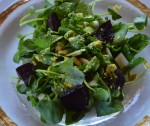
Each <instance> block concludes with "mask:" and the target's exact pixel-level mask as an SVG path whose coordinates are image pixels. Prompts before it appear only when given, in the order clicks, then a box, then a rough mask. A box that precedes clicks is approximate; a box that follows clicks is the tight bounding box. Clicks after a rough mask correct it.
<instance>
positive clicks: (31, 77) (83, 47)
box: [13, 0, 150, 125]
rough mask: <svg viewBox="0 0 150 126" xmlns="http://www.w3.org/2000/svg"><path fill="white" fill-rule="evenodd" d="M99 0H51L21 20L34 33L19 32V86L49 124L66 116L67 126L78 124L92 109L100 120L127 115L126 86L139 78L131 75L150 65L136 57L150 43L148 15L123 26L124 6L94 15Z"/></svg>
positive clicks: (15, 60)
mask: <svg viewBox="0 0 150 126" xmlns="http://www.w3.org/2000/svg"><path fill="white" fill-rule="evenodd" d="M96 2H97V1H93V2H91V3H86V2H83V1H80V0H55V1H54V2H51V0H46V1H45V4H44V8H42V9H39V10H36V9H35V8H34V7H31V8H30V9H29V11H28V12H27V14H26V15H25V16H24V17H22V18H21V20H20V26H23V25H26V24H28V25H30V26H31V27H33V28H34V32H33V33H29V34H25V35H21V34H18V37H19V39H20V41H19V45H18V50H17V52H16V54H15V55H14V58H13V60H14V62H16V63H20V62H22V65H21V66H19V67H18V68H16V71H17V74H18V81H17V86H16V88H17V91H18V92H19V93H21V94H25V95H26V96H27V100H28V101H29V102H31V103H32V106H33V107H34V108H36V109H37V110H38V112H39V113H40V118H41V121H42V122H44V123H46V124H50V125H54V124H58V123H59V122H60V121H61V120H62V118H63V115H65V124H66V125H69V124H73V123H76V122H78V121H80V120H81V119H82V118H83V117H84V116H85V114H86V113H87V112H89V111H90V110H91V108H95V111H96V114H97V116H98V117H100V116H105V115H109V114H112V113H115V112H120V111H122V110H123V109H124V105H123V104H122V101H123V100H124V93H123V87H124V85H125V84H128V83H132V82H133V81H136V80H137V79H138V77H137V76H136V75H132V74H131V71H132V70H133V69H134V68H136V67H137V66H138V65H140V64H145V63H146V60H145V59H144V58H143V57H137V56H136V55H137V54H138V53H139V52H140V51H141V50H143V49H144V48H145V47H146V46H147V45H148V44H149V42H150V37H148V36H147V35H144V34H142V33H141V31H142V30H144V29H145V27H146V25H147V20H148V16H147V15H145V14H144V15H141V16H139V17H136V18H135V19H134V20H133V23H123V22H120V21H119V19H121V18H122V16H121V15H119V9H120V8H121V6H119V5H115V6H113V7H111V8H108V11H107V12H106V13H100V14H95V13H94V11H93V10H94V6H95V4H96ZM116 20H117V21H116ZM130 32H132V33H134V34H133V35H132V36H131V37H127V34H128V33H130ZM29 35H32V37H31V38H29V37H28V36H29ZM122 61H123V62H122Z"/></svg>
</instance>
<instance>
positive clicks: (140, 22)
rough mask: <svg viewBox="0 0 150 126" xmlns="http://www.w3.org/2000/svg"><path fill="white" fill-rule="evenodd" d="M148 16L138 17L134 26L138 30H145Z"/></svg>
mask: <svg viewBox="0 0 150 126" xmlns="http://www.w3.org/2000/svg"><path fill="white" fill-rule="evenodd" d="M147 20H148V15H146V14H144V15H142V16H139V17H136V18H135V19H134V25H135V26H136V28H137V29H138V30H143V29H144V28H145V26H146V25H147Z"/></svg>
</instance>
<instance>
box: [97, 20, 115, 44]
mask: <svg viewBox="0 0 150 126" xmlns="http://www.w3.org/2000/svg"><path fill="white" fill-rule="evenodd" d="M94 36H95V37H96V38H97V39H100V40H102V41H103V43H110V42H113V39H114V33H113V28H112V24H111V22H110V20H108V21H107V22H105V23H103V24H102V25H101V26H100V27H99V28H98V29H97V31H96V32H95V34H94Z"/></svg>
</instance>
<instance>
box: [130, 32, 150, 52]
mask: <svg viewBox="0 0 150 126" xmlns="http://www.w3.org/2000/svg"><path fill="white" fill-rule="evenodd" d="M128 43H129V45H130V46H131V48H132V49H134V50H135V51H132V49H131V54H132V55H136V54H137V53H138V52H140V51H142V50H143V49H144V48H145V47H146V46H147V45H148V44H149V43H150V37H148V36H147V35H144V34H135V35H134V36H132V37H131V38H129V40H128Z"/></svg>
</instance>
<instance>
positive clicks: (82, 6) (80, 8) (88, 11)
mask: <svg viewBox="0 0 150 126" xmlns="http://www.w3.org/2000/svg"><path fill="white" fill-rule="evenodd" d="M92 7H93V4H87V3H85V2H80V3H79V4H78V7H77V9H76V11H77V13H83V15H84V16H89V15H92V14H93V10H92ZM85 10H86V11H85Z"/></svg>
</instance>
